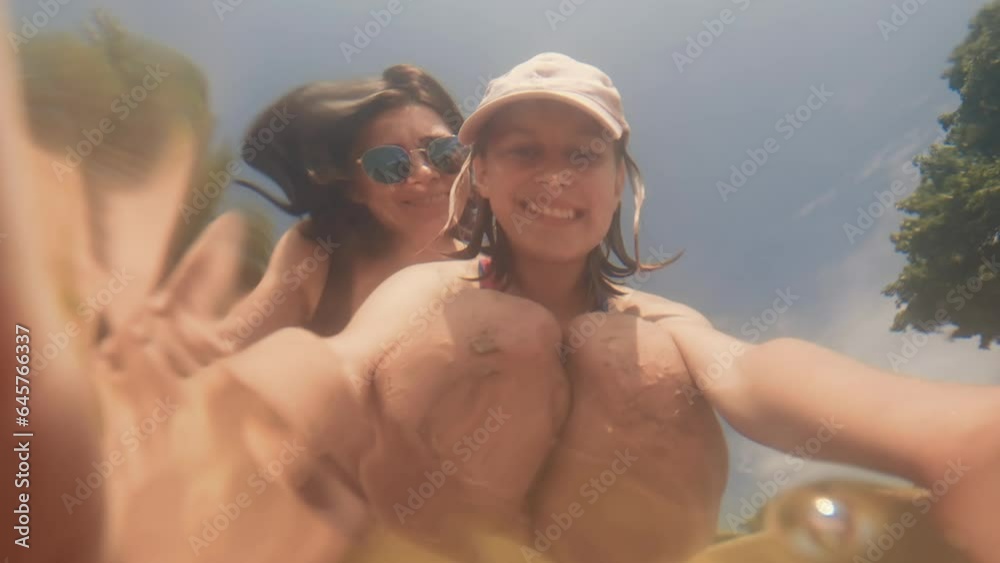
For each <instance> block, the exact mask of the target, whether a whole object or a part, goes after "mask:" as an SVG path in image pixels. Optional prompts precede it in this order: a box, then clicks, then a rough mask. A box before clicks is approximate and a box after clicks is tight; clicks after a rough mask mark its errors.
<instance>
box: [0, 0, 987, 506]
mask: <svg viewBox="0 0 1000 563" xmlns="http://www.w3.org/2000/svg"><path fill="white" fill-rule="evenodd" d="M223 1H225V0H223ZM236 2H237V0H229V2H228V4H236ZM576 2H578V3H579V4H577V3H576ZM576 2H574V1H573V0H563V1H562V6H563V8H562V13H563V14H567V15H565V16H562V15H560V18H555V17H553V16H552V15H551V14H550V15H548V16H547V15H546V12H547V11H551V12H552V13H553V14H554V13H560V2H559V1H557V0H541V1H539V0H505V1H503V2H499V1H496V2H476V1H465V2H447V1H444V0H426V1H420V2H417V1H414V0H398V9H397V10H396V11H397V12H398V13H397V14H395V15H392V17H391V19H389V21H388V23H386V24H385V25H384V26H375V24H369V22H370V21H373V16H372V15H371V13H370V12H371V10H384V9H386V8H387V7H388V6H389V4H390V2H389V1H383V0H374V1H370V2H361V1H357V2H329V1H327V0H283V1H281V2H277V1H271V2H264V1H262V0H242V2H240V4H239V5H238V6H235V7H233V9H232V10H231V11H225V12H222V13H221V14H220V13H217V11H216V9H215V8H214V7H213V2H209V1H207V0H174V1H172V2H169V3H166V2H163V3H154V2H134V1H126V0H114V1H105V2H100V3H98V2H91V1H89V0H72V2H71V3H70V4H69V5H68V6H66V7H64V8H62V9H61V11H60V13H59V14H58V15H57V16H56V17H55V18H54V19H53V23H51V24H50V25H51V28H53V29H55V28H66V27H70V26H73V25H76V24H78V23H79V22H80V21H81V19H82V18H83V17H84V16H85V15H86V14H87V12H88V11H89V10H90V9H92V8H94V7H97V6H103V7H107V8H108V9H110V11H111V12H112V13H113V14H114V15H116V16H117V17H118V18H120V19H121V20H122V22H123V23H124V24H125V26H126V27H127V28H129V29H131V30H133V31H135V32H139V33H141V34H144V35H146V36H149V37H151V38H154V39H157V40H159V41H162V42H163V43H165V44H168V45H170V46H172V47H174V48H176V49H177V50H179V51H181V52H182V53H184V54H186V55H188V56H189V57H190V58H191V59H193V60H194V61H196V62H197V63H198V64H200V65H201V66H202V68H203V69H204V70H205V73H206V75H207V76H209V77H210V78H211V96H212V103H213V108H214V111H215V112H216V114H217V116H218V119H219V131H220V135H221V136H222V138H224V139H228V140H232V141H235V140H236V139H238V138H239V136H240V134H241V132H242V130H243V128H244V127H246V125H247V124H248V121H249V119H250V118H251V117H252V116H253V115H254V113H255V112H257V111H258V110H260V109H261V108H263V107H264V106H265V105H266V104H268V103H269V102H270V101H271V100H273V99H274V98H276V97H278V96H280V95H281V94H282V93H284V92H285V91H287V90H288V89H290V88H292V87H294V86H296V85H299V84H301V83H304V82H307V81H311V80H320V79H323V80H330V79H340V78H347V77H354V76H364V75H374V74H378V73H379V72H380V71H381V70H382V69H383V68H385V67H386V66H389V65H391V64H395V63H399V62H410V63H414V64H417V65H420V66H423V67H425V68H426V69H428V70H429V71H430V72H431V73H432V74H434V75H435V76H437V77H438V78H439V79H440V80H441V81H442V82H443V83H444V84H445V85H446V87H447V88H448V89H449V90H450V92H451V93H452V94H453V96H454V97H455V98H456V99H457V100H459V104H460V106H461V105H463V102H462V100H464V99H469V104H470V105H467V106H466V107H465V108H464V109H471V103H473V102H474V101H475V99H474V94H475V92H476V88H477V87H478V86H479V84H480V81H481V80H486V79H489V78H490V77H495V76H498V75H499V74H502V73H503V72H505V71H506V70H508V69H509V68H510V67H511V66H513V65H515V64H517V63H518V62H521V61H523V60H525V59H527V58H528V57H530V56H532V55H534V54H536V53H538V52H542V51H561V52H564V53H567V54H569V55H571V56H573V57H576V58H578V59H580V60H583V61H586V62H589V63H592V64H595V65H597V66H599V67H601V68H602V69H604V70H605V71H606V72H607V73H608V74H609V75H611V77H612V78H613V80H614V81H615V83H616V85H617V86H618V88H619V90H620V91H621V92H622V95H623V97H624V99H625V108H626V113H627V116H628V119H629V121H630V122H631V125H632V129H633V136H632V151H633V155H634V157H635V158H636V160H637V161H638V163H639V165H640V167H641V169H642V170H643V173H644V175H645V178H646V183H647V202H646V206H645V208H644V220H643V227H642V241H643V242H642V244H643V248H644V249H648V248H657V249H659V248H660V247H662V248H663V249H664V250H666V251H667V252H673V251H676V250H679V249H684V250H685V251H686V256H685V257H684V258H683V259H681V260H680V261H679V262H678V263H677V264H675V265H673V266H671V267H670V268H668V269H666V270H665V271H662V272H659V273H657V274H656V275H655V276H653V278H652V279H651V280H650V281H648V282H647V283H645V284H643V285H642V289H644V290H646V291H651V292H653V293H657V294H661V295H664V296H666V297H668V298H670V299H674V300H678V301H681V302H684V303H687V304H689V305H691V306H693V307H695V308H696V309H699V310H700V311H702V312H703V313H705V314H706V315H707V316H708V317H709V318H710V319H711V320H712V321H713V322H714V323H715V324H716V325H717V326H718V327H719V328H720V329H722V330H725V331H727V332H730V333H732V334H736V335H741V332H742V330H743V329H742V327H743V326H744V325H745V323H748V322H751V321H752V319H753V318H754V317H755V316H757V317H760V316H761V315H762V314H766V310H767V309H768V308H769V307H770V306H771V303H772V302H773V301H774V299H775V295H776V291H778V290H786V289H789V290H791V292H792V293H793V294H794V295H796V296H797V297H798V298H797V299H796V300H795V301H794V303H793V305H792V306H791V307H790V308H789V309H788V310H787V311H786V312H784V313H781V314H780V315H777V320H776V321H774V322H773V324H768V325H766V326H767V331H766V332H764V333H763V334H762V336H763V337H764V338H770V337H774V336H794V337H799V338H805V339H809V340H812V341H815V342H818V343H820V344H823V345H825V346H829V347H831V348H833V349H835V350H838V351H840V352H843V353H846V354H849V355H851V356H854V357H856V358H858V359H861V360H863V361H866V362H868V363H871V364H873V365H876V366H879V367H883V368H886V369H891V368H892V365H891V362H890V359H889V358H890V354H891V353H896V354H900V353H901V351H902V349H903V346H904V340H903V339H904V336H905V335H902V334H899V333H892V332H890V331H889V330H888V327H889V326H890V324H891V321H892V318H893V314H894V305H893V303H892V301H891V300H889V299H886V298H885V297H882V296H881V295H880V290H881V288H882V287H884V286H885V285H886V284H888V283H890V282H892V281H893V280H894V279H895V277H896V275H897V274H898V272H899V271H900V269H901V267H902V264H903V263H904V260H903V258H902V257H901V256H900V255H897V254H895V253H894V251H893V247H892V245H891V243H890V242H889V238H888V237H889V234H890V233H891V232H892V231H893V230H895V229H896V228H897V227H898V225H899V221H900V219H901V216H900V215H899V214H898V213H896V212H895V211H894V210H893V211H891V212H889V213H886V214H885V215H883V216H882V217H881V218H879V219H877V220H876V221H875V222H874V224H873V225H872V226H871V227H870V228H868V229H867V230H865V232H864V233H863V234H861V235H857V236H855V237H854V239H853V241H852V240H849V239H848V236H847V235H846V234H845V231H844V224H845V223H855V222H856V221H857V219H858V208H859V207H868V206H869V205H870V204H872V203H873V202H875V201H876V195H875V193H876V192H879V191H888V190H889V189H890V186H891V185H892V183H893V181H895V180H899V181H901V182H903V185H904V186H905V190H906V191H905V193H909V192H910V191H911V190H912V188H913V187H914V186H915V181H914V180H915V176H914V175H913V174H912V170H910V169H909V168H908V167H907V163H908V162H909V161H910V159H911V158H912V157H913V156H915V155H917V154H919V153H920V152H922V151H924V150H925V149H926V148H927V147H928V146H929V145H930V144H931V142H933V140H934V139H935V137H937V135H938V134H939V127H938V124H937V117H938V116H939V115H940V114H941V113H943V112H946V111H950V110H951V109H954V108H955V107H956V106H957V104H958V102H959V99H958V96H957V95H956V94H955V93H954V92H951V91H950V90H948V88H947V84H946V83H945V81H944V80H942V79H941V78H940V75H941V73H942V71H944V70H945V68H946V67H947V57H948V55H949V54H950V53H951V50H952V49H953V48H954V47H955V46H956V45H957V44H958V43H959V42H960V41H961V40H962V39H963V38H964V37H965V35H966V33H967V25H968V23H969V21H970V19H971V18H972V16H973V15H974V14H975V13H976V11H977V10H978V9H979V8H980V7H982V6H983V5H985V4H986V2H984V1H981V0H925V1H924V2H923V4H920V3H918V2H916V0H909V1H908V2H902V1H901V0H898V1H887V0H840V1H838V2H821V1H818V0H668V1H662V0H658V1H652V0H649V1H647V0H641V1H627V2H626V1H615V2H612V1H610V0H576ZM904 4H907V8H912V7H914V6H915V7H916V8H917V9H916V11H913V10H912V9H910V11H911V12H913V13H912V14H909V15H907V16H906V21H905V22H902V19H901V17H900V16H899V15H898V14H897V19H896V23H902V25H898V26H896V29H894V30H893V29H889V28H887V27H885V26H882V27H881V28H880V25H879V20H884V21H886V22H890V23H892V20H891V19H890V18H891V17H892V15H893V11H894V9H893V6H894V5H896V6H899V7H902V6H903V5H904ZM570 7H571V8H572V9H570ZM37 9H38V8H37V6H36V3H35V2H33V1H30V2H29V1H19V2H16V3H14V6H13V16H14V17H13V18H12V19H13V20H14V22H15V25H16V23H17V22H18V21H19V20H20V18H21V17H22V16H27V15H30V14H32V13H34V12H35V11H36V10H37ZM724 10H729V11H730V12H729V13H728V14H724V12H723V11H724ZM714 19H719V20H720V23H718V24H713V23H711V22H710V21H709V23H708V24H706V23H705V22H706V20H714ZM723 19H724V20H726V21H725V22H723V21H722V20H723ZM366 24H369V29H374V28H375V27H378V34H377V36H375V37H373V38H372V39H371V41H370V43H369V44H368V45H366V46H364V47H363V48H361V49H360V53H354V54H353V55H352V56H351V57H350V61H348V60H347V59H348V58H347V57H345V55H344V54H343V50H342V47H341V44H342V43H352V42H353V41H354V37H355V35H356V32H355V26H357V27H359V28H364V26H365V25H366ZM711 29H714V30H715V35H711V33H712V32H711ZM703 31H704V32H706V33H703V34H702V35H701V39H702V42H703V44H707V46H706V47H702V50H701V52H700V53H697V51H694V50H692V51H691V53H687V52H686V49H688V47H689V39H688V38H689V37H690V38H692V40H693V41H697V39H698V34H699V32H703ZM709 35H711V42H709V41H708V37H709ZM689 54H691V55H694V54H696V56H691V57H690V60H688V61H685V62H684V63H683V64H679V63H678V61H679V60H680V58H679V56H680V55H684V56H687V55H689ZM813 88H815V89H817V90H819V89H825V91H827V92H830V93H831V94H830V95H829V96H828V98H827V99H826V100H825V101H824V102H822V103H821V102H819V99H818V98H813V99H812V100H810V95H811V93H812V89H813ZM810 102H811V103H812V104H813V108H812V109H809V110H808V111H806V110H804V109H801V108H800V106H803V105H804V104H808V103H810ZM816 106H818V107H816ZM796 110H798V111H799V116H800V119H801V117H802V116H806V115H808V117H807V118H806V119H801V121H799V122H798V123H799V125H800V127H798V128H793V129H789V128H788V126H787V123H789V121H788V120H787V119H786V118H785V115H786V114H788V113H793V114H794V113H795V112H796ZM782 120H784V121H782ZM769 138H772V139H774V141H773V143H772V144H770V145H768V146H770V147H771V151H772V152H771V153H768V157H767V161H766V162H765V163H764V164H762V165H760V166H758V167H757V170H756V171H754V173H753V174H752V175H751V176H750V177H749V178H748V179H747V181H746V183H745V184H744V185H742V186H741V187H739V188H738V189H737V190H736V191H735V192H729V193H727V194H726V197H725V199H723V197H722V195H720V190H719V188H718V185H717V183H718V182H720V181H724V182H726V183H729V181H730V175H731V174H732V169H731V167H733V166H735V167H737V168H739V167H740V166H741V165H743V164H744V161H745V160H747V159H748V158H749V156H748V152H747V151H751V152H753V151H757V153H756V154H757V155H758V157H759V156H760V154H761V153H760V151H761V150H763V149H762V147H764V146H765V142H766V141H767V140H768V139H769ZM775 147H777V148H776V150H775ZM746 167H747V169H748V170H749V169H750V166H749V165H746ZM238 197H249V196H242V195H241V196H238ZM276 219H280V220H279V226H281V227H285V226H287V225H288V224H290V222H289V221H288V220H287V219H284V218H278V217H277V216H276ZM649 255H650V254H648V253H647V254H646V255H645V256H646V257H648V256H649ZM969 306H976V303H975V301H974V300H973V301H972V302H970V304H969ZM771 318H772V319H773V318H774V317H771ZM742 336H746V333H742ZM997 360H998V357H997V352H996V351H992V352H985V351H981V350H978V349H977V348H976V345H975V342H972V341H967V340H966V341H956V342H948V341H947V339H946V338H945V337H943V336H935V337H932V338H930V339H929V340H928V341H927V343H926V344H923V345H921V346H918V347H917V351H916V354H915V355H913V357H912V358H910V359H908V360H907V361H906V363H905V364H903V365H901V366H900V365H897V367H899V369H900V370H901V371H904V372H906V373H911V374H914V375H919V376H923V377H934V378H941V379H952V380H960V381H968V382H975V383H993V384H997V383H1000V362H998V361H997ZM859 392H863V390H859ZM730 444H731V451H732V462H733V468H732V471H731V479H730V487H729V490H728V492H727V497H726V500H725V503H724V507H723V514H726V513H727V512H729V511H733V510H738V509H739V505H740V499H741V498H745V497H747V496H748V495H749V494H752V493H753V492H755V491H757V490H758V486H757V484H756V483H757V482H758V481H761V480H766V479H768V478H770V477H771V476H772V475H773V474H774V472H775V471H776V468H778V469H780V468H781V467H782V466H783V465H784V464H785V463H786V462H785V461H784V458H783V456H782V455H779V454H776V453H774V452H771V451H769V450H766V449H764V448H761V447H759V446H755V445H753V444H750V443H748V442H746V441H745V440H742V439H741V438H739V437H737V436H735V435H733V434H732V433H730ZM796 467H798V466H796ZM786 469H787V468H786ZM791 473H792V481H793V482H802V481H805V480H810V479H814V478H816V477H820V476H828V475H855V474H858V472H857V471H856V470H853V469H846V468H838V467H832V466H828V465H821V464H811V463H810V464H807V465H805V466H804V467H802V468H801V469H797V470H795V471H794V472H791Z"/></svg>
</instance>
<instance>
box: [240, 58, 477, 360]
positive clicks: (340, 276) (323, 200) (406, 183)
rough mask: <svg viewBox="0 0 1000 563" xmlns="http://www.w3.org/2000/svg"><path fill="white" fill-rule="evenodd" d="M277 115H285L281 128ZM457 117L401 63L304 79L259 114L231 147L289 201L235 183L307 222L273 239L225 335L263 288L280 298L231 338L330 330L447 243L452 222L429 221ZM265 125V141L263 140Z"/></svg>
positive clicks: (431, 82) (442, 212)
mask: <svg viewBox="0 0 1000 563" xmlns="http://www.w3.org/2000/svg"><path fill="white" fill-rule="evenodd" d="M277 112H283V113H285V114H289V115H290V116H291V117H290V123H289V125H287V126H286V127H285V128H284V129H282V130H281V131H276V128H275V127H274V122H275V119H274V115H275V114H276V113H277ZM461 123H462V118H461V114H460V113H459V111H458V107H457V106H456V105H455V102H454V101H453V100H452V99H451V97H449V96H448V94H447V92H446V91H445V90H444V88H443V87H442V86H441V85H440V84H439V83H438V82H437V81H436V80H435V79H434V78H433V77H431V76H430V75H428V74H427V73H426V72H424V71H423V70H421V69H419V68H416V67H413V66H410V65H396V66H393V67H390V68H388V69H386V70H385V72H384V73H383V74H382V77H381V79H370V80H363V81H357V82H320V83H313V84H309V85H307V86H303V87H301V88H298V89H296V90H294V91H292V92H290V93H289V94H287V95H285V96H284V97H283V98H281V99H279V100H278V101H276V102H275V103H274V104H273V105H272V106H271V107H269V108H267V109H266V110H264V111H263V112H261V114H260V116H259V117H258V118H257V119H256V120H255V121H254V124H253V126H251V128H250V131H249V132H248V134H247V141H246V142H245V143H244V145H243V149H242V151H241V154H243V155H249V156H248V157H247V162H248V163H249V164H250V166H251V167H253V168H254V169H256V170H257V171H259V172H261V173H263V174H264V175H266V176H267V177H269V178H270V179H271V180H273V181H274V182H275V183H276V184H277V185H278V187H280V188H281V190H282V191H283V192H284V194H285V196H286V197H287V199H288V202H287V203H282V202H279V201H277V200H276V199H275V198H273V197H271V196H269V195H268V194H267V192H265V191H263V190H261V189H260V188H258V187H257V186H256V185H254V184H253V183H250V182H248V181H245V180H239V181H238V182H240V183H242V184H244V185H246V186H248V187H250V188H251V189H254V190H255V191H257V192H258V193H261V194H262V195H264V196H265V197H266V198H267V199H268V200H269V201H271V202H272V203H274V204H275V205H277V206H278V207H279V208H280V209H282V210H284V211H285V212H287V213H290V214H293V215H306V219H304V220H302V221H301V222H300V223H298V224H297V225H295V226H294V227H293V228H292V229H290V230H289V231H288V232H287V233H286V234H285V235H284V236H283V237H282V239H281V241H280V242H279V243H278V245H277V247H276V249H275V252H274V254H273V256H272V259H271V263H270V264H269V265H268V269H267V272H266V274H265V275H264V279H263V280H262V281H261V283H260V284H259V285H258V287H257V288H256V289H255V290H254V291H253V292H252V294H251V295H250V296H249V298H248V299H246V300H245V301H244V302H243V303H242V304H241V305H240V306H239V307H237V308H236V309H235V310H234V311H233V312H232V313H231V315H230V317H231V318H230V319H228V320H227V325H228V326H229V327H230V329H231V331H236V330H238V329H240V328H241V327H240V326H239V325H241V324H246V321H247V319H246V317H248V316H249V314H250V313H251V312H253V311H255V310H257V309H258V308H259V303H261V302H263V301H265V300H269V299H271V295H272V294H273V292H274V291H276V290H282V291H283V292H284V293H285V294H287V295H288V297H289V301H288V302H287V303H284V304H282V305H281V306H280V307H276V308H275V312H274V313H273V314H271V315H269V316H268V317H267V318H266V319H265V320H264V323H263V325H261V326H255V327H253V329H254V330H253V335H251V336H240V335H239V334H236V335H235V336H236V337H237V338H238V339H239V340H240V343H241V345H246V344H249V343H250V342H252V341H254V340H257V339H259V338H261V337H262V336H265V335H267V334H268V333H270V332H272V331H274V330H276V329H277V328H280V327H284V326H305V327H307V328H310V329H312V330H313V331H314V332H316V333H318V334H322V335H330V334H334V333H336V332H338V331H339V330H340V329H342V328H343V326H344V325H345V324H346V322H347V320H348V319H349V318H350V316H351V313H353V312H354V311H355V310H356V309H357V307H358V306H359V305H360V304H361V302H363V301H364V300H365V298H366V297H367V296H368V294H369V293H371V290H372V289H374V287H375V286H376V285H378V284H379V283H380V282H381V281H382V280H384V279H385V278H387V277H388V276H389V275H391V274H393V273H395V272H396V271H398V270H400V269H401V268H403V267H405V266H409V265H411V264H416V263H420V262H427V261H433V260H441V259H444V258H445V256H444V255H443V253H448V252H452V251H454V250H455V248H456V244H457V243H456V241H455V238H454V237H455V235H456V229H452V230H451V231H449V232H448V233H445V234H442V233H440V232H439V229H440V225H441V224H442V223H443V222H444V220H445V218H446V213H447V199H448V191H449V189H450V187H451V183H452V181H453V180H454V178H455V174H456V173H457V172H458V169H459V167H460V166H461V163H462V162H463V161H464V159H465V154H466V152H465V149H464V147H463V146H462V145H461V144H460V143H459V142H458V139H457V137H456V136H455V134H456V133H457V131H458V127H459V126H460V125H461ZM267 131H272V132H273V133H274V136H275V138H274V140H273V141H271V142H268V143H264V141H265V140H267V136H266V135H264V133H266V132H267ZM310 260H311V261H312V262H318V267H316V265H315V264H312V263H311V262H310ZM312 269H314V270H315V271H310V270H312Z"/></svg>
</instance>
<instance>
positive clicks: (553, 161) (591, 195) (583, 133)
mask: <svg viewBox="0 0 1000 563" xmlns="http://www.w3.org/2000/svg"><path fill="white" fill-rule="evenodd" d="M480 142H484V143H485V145H484V150H481V151H478V155H477V156H476V157H475V158H474V160H473V169H474V171H475V177H476V185H477V186H478V188H479V192H480V193H481V194H482V195H483V197H485V198H486V199H488V200H489V201H490V206H491V207H492V209H493V213H494V215H495V216H496V220H497V223H499V224H500V226H501V227H502V228H503V230H504V233H505V234H506V235H507V237H508V239H510V242H511V246H512V248H513V249H514V250H515V252H524V253H527V254H530V255H531V256H533V257H535V258H542V259H545V260H549V261H558V262H567V261H576V260H580V259H583V258H585V257H586V255H587V254H588V253H589V252H590V251H591V250H593V249H594V248H596V247H597V246H599V245H600V243H601V240H602V239H603V238H604V236H605V235H606V234H607V232H608V229H609V227H610V226H611V221H612V218H613V217H614V213H615V210H616V209H617V208H618V205H619V202H620V200H621V193H622V189H623V187H624V184H625V166H624V163H623V162H622V161H621V157H620V156H619V153H618V152H617V151H616V148H615V145H616V143H617V141H615V140H612V137H611V134H610V133H609V132H606V131H604V129H603V128H602V127H601V126H600V124H598V122H597V121H596V120H594V119H593V118H592V117H590V116H589V115H588V114H586V113H584V112H583V111H581V110H579V109H577V108H575V107H573V106H570V105H568V104H566V103H562V102H557V101H551V100H532V101H524V102H516V103H513V104H511V105H510V106H509V107H507V108H504V109H503V110H501V111H499V112H498V113H497V114H496V116H495V117H494V118H493V119H492V120H491V121H490V124H489V125H488V126H487V127H486V128H485V130H484V133H483V138H482V139H481V140H480Z"/></svg>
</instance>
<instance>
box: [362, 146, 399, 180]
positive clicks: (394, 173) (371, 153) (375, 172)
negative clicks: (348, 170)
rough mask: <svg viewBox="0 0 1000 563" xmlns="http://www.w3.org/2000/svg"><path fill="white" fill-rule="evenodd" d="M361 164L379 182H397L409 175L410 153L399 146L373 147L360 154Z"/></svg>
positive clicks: (370, 176) (369, 175)
mask: <svg viewBox="0 0 1000 563" xmlns="http://www.w3.org/2000/svg"><path fill="white" fill-rule="evenodd" d="M361 166H362V168H364V170H365V173H366V174H368V177H369V178H371V179H372V180H374V181H376V182H378V183H380V184H398V183H400V182H402V181H404V180H406V178H407V177H408V176H409V175H410V155H408V154H407V153H406V151H405V150H403V149H401V148H400V147H375V148H373V149H370V150H368V151H367V152H365V154H363V155H362V156H361Z"/></svg>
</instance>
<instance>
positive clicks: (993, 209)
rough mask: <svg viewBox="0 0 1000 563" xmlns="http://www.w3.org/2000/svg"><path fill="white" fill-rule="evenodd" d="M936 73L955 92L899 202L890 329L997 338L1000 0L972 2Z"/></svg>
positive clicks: (889, 290)
mask: <svg viewBox="0 0 1000 563" xmlns="http://www.w3.org/2000/svg"><path fill="white" fill-rule="evenodd" d="M969 29H970V31H969V34H968V36H967V37H966V39H965V40H964V41H963V42H962V44H960V45H959V46H958V47H957V48H955V50H954V51H953V52H952V55H951V57H950V59H949V63H951V66H950V68H949V69H948V70H947V71H946V72H945V74H944V78H945V79H947V80H948V84H949V86H950V87H951V88H952V89H953V90H955V91H956V92H958V93H959V95H960V96H961V104H960V106H959V107H958V109H956V110H955V111H953V112H951V113H947V114H945V115H942V116H941V117H940V119H939V121H940V123H941V125H942V127H944V129H945V131H946V137H945V139H944V141H943V142H942V143H941V144H938V145H935V146H933V147H931V149H930V151H929V153H928V154H926V155H922V156H920V157H918V158H917V159H916V161H915V162H916V164H917V166H918V167H919V168H920V173H921V180H920V185H919V186H918V187H917V189H916V190H915V191H914V193H913V194H912V195H911V196H909V197H908V198H906V199H904V200H903V201H901V202H900V205H899V207H900V209H901V210H903V211H904V212H905V213H907V214H908V217H907V218H905V219H904V220H903V222H902V225H901V226H900V230H899V232H897V233H894V234H893V235H892V241H893V242H894V243H895V245H896V249H897V250H898V251H899V252H902V253H904V254H906V256H907V262H908V263H907V264H906V266H905V267H904V268H903V271H902V273H901V274H900V275H899V277H898V279H897V280H896V281H895V282H893V283H892V284H890V285H888V286H887V287H886V288H885V291H884V292H885V294H886V295H888V296H893V297H895V298H896V302H897V304H899V305H900V311H899V312H898V313H897V315H896V318H895V320H894V322H893V325H892V329H893V330H897V331H901V330H905V329H907V328H910V327H912V328H914V329H916V330H918V331H921V332H934V331H937V330H939V329H942V328H945V327H950V328H951V333H950V336H951V337H952V338H973V337H976V338H978V339H979V346H980V347H981V348H989V347H990V345H991V344H992V343H994V342H1000V262H998V261H997V260H998V259H1000V0H998V1H994V2H992V3H991V4H989V5H987V6H986V7H985V8H983V9H982V11H980V13H979V14H977V15H976V17H975V18H974V19H973V21H972V23H971V24H970V26H969Z"/></svg>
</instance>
